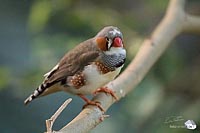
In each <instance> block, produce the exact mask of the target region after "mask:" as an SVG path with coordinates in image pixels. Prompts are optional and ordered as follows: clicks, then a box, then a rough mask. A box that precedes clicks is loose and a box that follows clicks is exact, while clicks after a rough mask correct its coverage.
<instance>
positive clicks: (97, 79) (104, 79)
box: [66, 64, 122, 95]
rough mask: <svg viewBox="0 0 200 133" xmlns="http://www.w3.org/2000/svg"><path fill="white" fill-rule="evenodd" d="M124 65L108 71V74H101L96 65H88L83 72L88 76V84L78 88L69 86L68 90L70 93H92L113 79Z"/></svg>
mask: <svg viewBox="0 0 200 133" xmlns="http://www.w3.org/2000/svg"><path fill="white" fill-rule="evenodd" d="M121 68H122V66H121V67H119V68H117V69H116V70H115V71H112V72H108V73H106V74H100V73H99V71H98V70H97V66H96V65H93V64H92V65H88V66H86V67H85V69H84V71H83V73H84V75H85V78H86V85H84V86H83V87H81V88H79V89H76V88H67V90H66V91H68V92H70V93H75V94H78V93H81V94H85V95H87V94H92V93H94V91H95V90H96V89H98V88H100V87H102V86H104V85H105V84H106V83H108V82H110V81H112V80H113V79H114V78H115V77H116V76H117V75H118V74H119V73H120V70H121Z"/></svg>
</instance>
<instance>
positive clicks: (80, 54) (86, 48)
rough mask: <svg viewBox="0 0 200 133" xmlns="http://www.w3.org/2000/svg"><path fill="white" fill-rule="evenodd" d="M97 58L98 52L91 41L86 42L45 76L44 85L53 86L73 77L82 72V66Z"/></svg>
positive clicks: (68, 54)
mask: <svg viewBox="0 0 200 133" xmlns="http://www.w3.org/2000/svg"><path fill="white" fill-rule="evenodd" d="M98 56H99V50H98V49H97V48H96V46H95V45H94V44H92V41H91V40H87V41H85V42H83V43H81V44H80V45H78V46H77V47H75V48H74V49H73V50H71V51H70V52H69V53H67V54H66V55H65V56H64V57H63V58H62V59H61V60H60V62H59V63H58V67H57V68H56V69H55V70H53V71H52V72H50V73H49V74H48V75H47V76H46V78H45V81H44V83H45V84H54V83H57V82H59V81H61V80H62V79H66V78H67V77H68V76H73V75H75V74H76V73H77V72H80V71H82V70H83V68H84V66H86V65H88V64H89V63H91V62H93V61H95V60H96V59H97V58H98Z"/></svg>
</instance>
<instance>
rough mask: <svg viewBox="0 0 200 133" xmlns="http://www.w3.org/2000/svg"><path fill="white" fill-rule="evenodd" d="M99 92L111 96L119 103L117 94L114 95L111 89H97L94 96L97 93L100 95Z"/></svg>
mask: <svg viewBox="0 0 200 133" xmlns="http://www.w3.org/2000/svg"><path fill="white" fill-rule="evenodd" d="M99 92H104V93H106V94H110V95H111V96H112V97H113V98H114V99H115V100H116V101H118V98H117V96H116V95H115V93H114V92H113V91H112V90H111V89H109V88H107V87H101V88H99V89H97V90H96V91H95V92H94V94H97V93H99Z"/></svg>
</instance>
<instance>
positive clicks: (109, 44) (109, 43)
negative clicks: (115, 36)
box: [107, 39, 112, 49]
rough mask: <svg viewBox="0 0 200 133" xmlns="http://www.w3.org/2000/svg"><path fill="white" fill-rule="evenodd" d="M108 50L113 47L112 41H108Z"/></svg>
mask: <svg viewBox="0 0 200 133" xmlns="http://www.w3.org/2000/svg"><path fill="white" fill-rule="evenodd" d="M107 41H108V49H110V47H111V45H112V40H111V39H108V40H107Z"/></svg>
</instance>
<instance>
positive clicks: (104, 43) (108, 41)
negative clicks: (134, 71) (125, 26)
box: [95, 26, 126, 54]
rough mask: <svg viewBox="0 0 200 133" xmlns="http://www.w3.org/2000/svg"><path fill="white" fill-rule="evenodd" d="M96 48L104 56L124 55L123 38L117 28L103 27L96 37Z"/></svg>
mask: <svg viewBox="0 0 200 133" xmlns="http://www.w3.org/2000/svg"><path fill="white" fill-rule="evenodd" d="M95 41H96V44H97V47H98V48H99V49H100V50H101V51H103V52H104V53H106V54H118V53H119V54H126V51H125V49H124V44H123V36H122V33H121V31H120V30H119V29H118V28H117V27H113V26H107V27H104V28H103V29H102V30H101V31H100V32H99V33H98V34H97V35H96V36H95Z"/></svg>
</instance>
